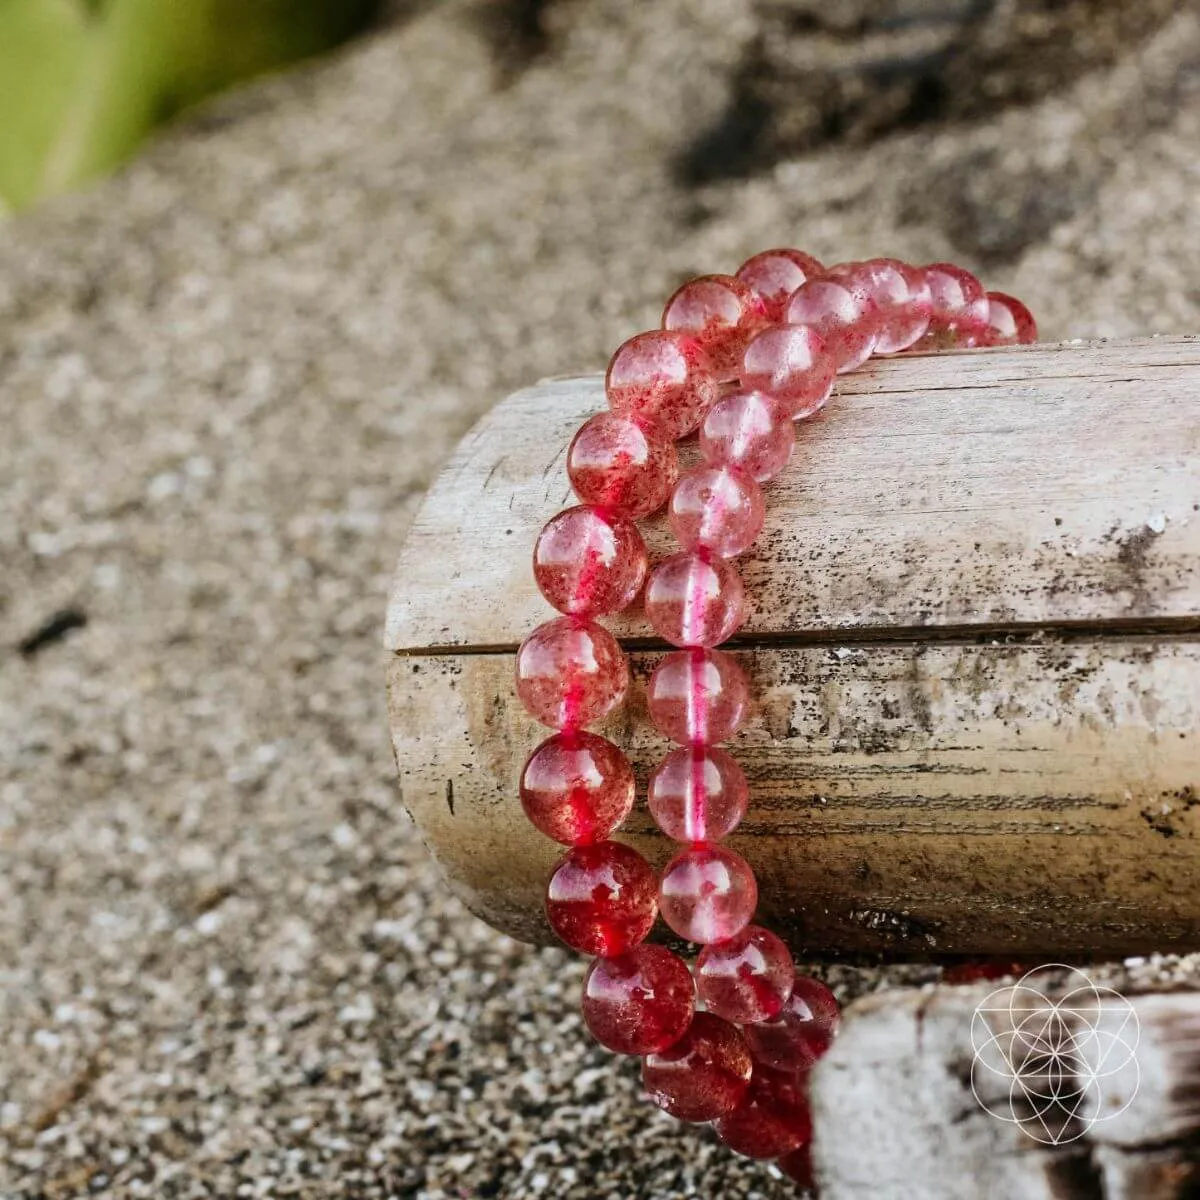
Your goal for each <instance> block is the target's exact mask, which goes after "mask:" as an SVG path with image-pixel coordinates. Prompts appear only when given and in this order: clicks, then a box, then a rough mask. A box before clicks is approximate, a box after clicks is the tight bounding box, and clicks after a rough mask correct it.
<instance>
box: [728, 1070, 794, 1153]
mask: <svg viewBox="0 0 1200 1200" xmlns="http://www.w3.org/2000/svg"><path fill="white" fill-rule="evenodd" d="M716 1130H717V1134H718V1136H719V1137H720V1138H721V1140H722V1141H723V1142H724V1143H725V1144H726V1145H727V1146H728V1147H729V1148H730V1149H731V1150H736V1151H737V1152H738V1153H739V1154H745V1155H746V1156H747V1157H748V1158H779V1157H781V1156H782V1155H784V1154H791V1153H792V1152H793V1151H794V1150H798V1149H799V1148H800V1147H801V1146H804V1145H807V1144H808V1143H809V1142H810V1141H812V1116H811V1115H810V1113H809V1109H808V1100H807V1099H806V1098H805V1095H804V1081H803V1079H802V1078H801V1077H799V1076H796V1075H790V1074H785V1073H783V1072H779V1071H771V1070H769V1069H768V1068H765V1067H762V1066H760V1065H759V1064H755V1067H754V1075H753V1077H752V1078H751V1080H750V1086H749V1087H748V1088H747V1089H746V1094H745V1096H744V1097H743V1098H742V1102H741V1103H740V1104H739V1105H738V1106H737V1108H735V1109H734V1110H733V1112H731V1113H730V1114H729V1115H728V1116H725V1117H722V1118H721V1119H720V1120H719V1121H717V1123H716Z"/></svg>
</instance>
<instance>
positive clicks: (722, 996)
mask: <svg viewBox="0 0 1200 1200" xmlns="http://www.w3.org/2000/svg"><path fill="white" fill-rule="evenodd" d="M795 975H796V968H795V967H794V966H793V965H792V956H791V953H790V951H789V950H788V948H787V947H786V946H785V945H784V944H783V942H781V941H780V940H779V938H777V937H776V936H775V935H774V934H773V933H772V932H771V931H770V930H769V929H764V928H763V927H762V926H761V925H747V926H746V928H745V929H743V930H742V931H741V933H738V934H735V935H734V936H733V937H731V938H730V939H729V940H728V941H724V942H718V943H717V944H716V945H715V946H706V947H705V949H704V950H703V951H702V952H701V954H700V957H699V958H698V959H697V960H696V987H697V990H698V991H699V992H700V997H701V999H702V1000H703V1001H704V1006H705V1008H707V1009H708V1011H709V1012H711V1013H716V1014H717V1016H718V1017H724V1018H725V1019H726V1020H727V1021H736V1022H737V1023H738V1024H747V1023H754V1022H756V1021H769V1020H771V1019H772V1018H773V1017H777V1016H778V1015H779V1014H780V1012H781V1011H782V1009H783V1005H784V1002H785V1001H786V1000H787V998H788V996H789V995H791V991H792V980H793V979H794V978H795Z"/></svg>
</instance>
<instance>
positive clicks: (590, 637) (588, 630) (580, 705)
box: [517, 617, 629, 729]
mask: <svg viewBox="0 0 1200 1200" xmlns="http://www.w3.org/2000/svg"><path fill="white" fill-rule="evenodd" d="M628 688H629V667H628V664H627V663H626V661H625V654H624V652H623V651H622V650H621V647H620V646H619V645H618V644H617V639H616V638H614V637H613V635H612V634H611V633H609V632H608V630H607V629H605V628H604V627H603V626H601V625H597V624H595V623H594V622H592V621H581V620H579V619H578V618H575V617H559V618H558V619H557V620H554V621H547V622H546V623H545V624H544V625H539V626H538V627H537V628H536V629H535V630H534V631H533V632H532V633H531V634H530V635H529V636H528V637H527V638H526V639H525V641H524V642H522V643H521V648H520V649H519V650H518V651H517V695H518V697H519V698H520V700H521V703H522V704H523V705H524V706H525V711H526V712H527V713H529V715H530V716H531V717H533V718H535V719H536V720H538V721H540V722H541V723H542V724H543V725H549V726H550V727H551V728H553V729H571V728H578V727H579V726H581V725H590V724H592V723H593V722H594V721H599V720H600V719H601V718H602V717H606V716H607V715H608V714H609V713H610V712H612V711H613V709H614V708H616V707H617V706H618V705H619V704H620V703H621V701H622V700H624V699H625V693H626V691H627V690H628Z"/></svg>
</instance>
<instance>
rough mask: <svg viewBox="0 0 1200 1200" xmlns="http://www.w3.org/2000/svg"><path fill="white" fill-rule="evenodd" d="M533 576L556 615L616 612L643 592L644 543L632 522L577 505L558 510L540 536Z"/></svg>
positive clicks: (592, 615)
mask: <svg viewBox="0 0 1200 1200" xmlns="http://www.w3.org/2000/svg"><path fill="white" fill-rule="evenodd" d="M533 577H534V579H535V580H536V582H537V585H538V588H539V589H540V591H541V593H542V595H543V596H545V597H546V599H547V600H548V601H549V602H550V603H551V604H552V605H553V606H554V607H555V608H557V609H558V611H559V612H562V613H569V614H571V615H572V616H583V617H596V616H603V615H604V614H606V613H617V612H620V611H621V610H622V609H624V608H628V607H629V605H630V604H632V603H633V601H634V599H635V598H636V596H637V594H638V592H640V591H641V590H642V582H643V581H644V580H645V578H646V545H645V543H644V542H643V541H642V535H641V534H640V533H638V531H637V526H636V525H634V523H633V522H632V521H629V520H626V519H625V518H624V517H618V516H611V515H609V514H608V513H605V512H602V511H601V510H599V509H596V508H592V507H591V506H589V505H586V504H581V505H579V506H578V507H576V508H568V509H567V510H566V511H565V512H560V513H559V514H558V516H556V517H554V518H552V519H551V520H550V521H549V522H548V523H547V524H546V526H545V528H543V530H542V532H541V533H540V534H539V535H538V540H537V544H536V546H535V547H534V550H533Z"/></svg>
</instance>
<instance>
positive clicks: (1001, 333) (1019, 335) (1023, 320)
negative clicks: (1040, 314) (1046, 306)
mask: <svg viewBox="0 0 1200 1200" xmlns="http://www.w3.org/2000/svg"><path fill="white" fill-rule="evenodd" d="M987 298H988V331H989V332H990V334H991V339H990V341H991V344H992V345H994V346H1009V345H1018V344H1019V345H1023V346H1024V345H1030V344H1032V343H1033V342H1036V341H1037V338H1038V335H1037V322H1036V321H1035V320H1034V319H1033V313H1031V312H1030V311H1029V309H1028V308H1026V307H1025V305H1024V304H1022V303H1021V301H1020V300H1018V299H1017V298H1016V297H1015V296H1008V295H1006V294H1005V293H1004V292H988V294H987Z"/></svg>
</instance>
